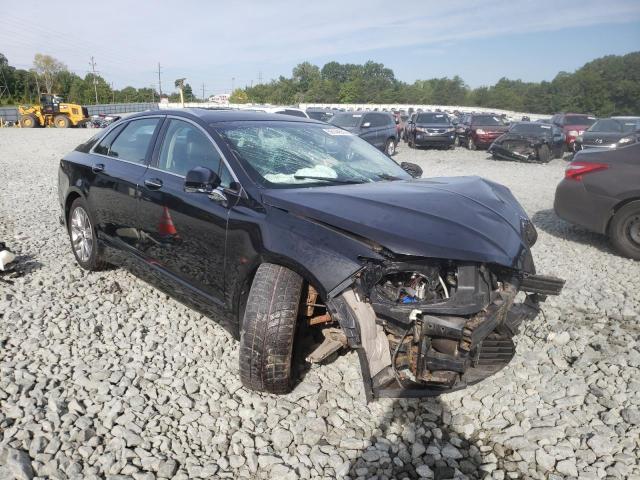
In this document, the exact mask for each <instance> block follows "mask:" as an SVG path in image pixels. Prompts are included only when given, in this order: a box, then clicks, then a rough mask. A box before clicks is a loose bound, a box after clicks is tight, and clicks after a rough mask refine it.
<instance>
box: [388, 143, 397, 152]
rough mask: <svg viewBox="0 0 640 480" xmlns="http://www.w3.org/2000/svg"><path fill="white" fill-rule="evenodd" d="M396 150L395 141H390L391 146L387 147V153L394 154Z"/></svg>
mask: <svg viewBox="0 0 640 480" xmlns="http://www.w3.org/2000/svg"><path fill="white" fill-rule="evenodd" d="M394 150H395V147H394V145H393V142H389V146H388V147H387V153H388V154H389V155H393V152H394Z"/></svg>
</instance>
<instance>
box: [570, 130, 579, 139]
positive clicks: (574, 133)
mask: <svg viewBox="0 0 640 480" xmlns="http://www.w3.org/2000/svg"><path fill="white" fill-rule="evenodd" d="M567 135H569V136H570V137H577V136H578V135H580V134H579V133H578V131H577V130H569V133H567Z"/></svg>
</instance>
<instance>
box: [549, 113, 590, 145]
mask: <svg viewBox="0 0 640 480" xmlns="http://www.w3.org/2000/svg"><path fill="white" fill-rule="evenodd" d="M595 121H596V117H593V116H591V115H585V114H583V113H557V114H556V115H554V116H553V117H551V123H553V124H554V125H556V126H558V127H560V128H561V129H562V133H564V135H565V148H566V150H567V151H569V152H575V141H576V138H578V136H579V135H582V134H583V133H584V131H585V130H586V129H587V128H589V127H590V126H591V125H593V124H594V123H595Z"/></svg>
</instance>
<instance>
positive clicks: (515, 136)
mask: <svg viewBox="0 0 640 480" xmlns="http://www.w3.org/2000/svg"><path fill="white" fill-rule="evenodd" d="M514 140H520V141H523V142H531V143H541V142H543V141H544V140H545V137H544V136H539V135H523V134H521V133H505V134H503V135H500V136H499V137H498V138H496V141H495V143H497V144H500V143H502V142H505V141H514Z"/></svg>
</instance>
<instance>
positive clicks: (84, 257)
mask: <svg viewBox="0 0 640 480" xmlns="http://www.w3.org/2000/svg"><path fill="white" fill-rule="evenodd" d="M71 245H72V246H73V251H74V252H75V253H76V255H77V257H78V258H79V259H80V260H81V261H82V262H87V261H89V258H90V257H91V251H92V250H93V235H92V232H91V221H90V220H89V215H87V212H85V210H84V208H82V207H76V209H75V210H74V211H73V214H72V215H71Z"/></svg>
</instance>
